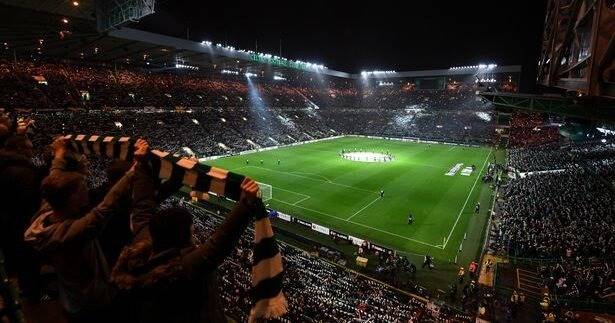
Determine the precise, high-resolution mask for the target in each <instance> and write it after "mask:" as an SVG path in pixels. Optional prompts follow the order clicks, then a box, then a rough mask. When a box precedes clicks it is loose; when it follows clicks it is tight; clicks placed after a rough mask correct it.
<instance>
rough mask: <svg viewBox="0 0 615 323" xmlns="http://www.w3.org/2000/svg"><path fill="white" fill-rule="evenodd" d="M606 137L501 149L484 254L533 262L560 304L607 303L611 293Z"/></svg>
mask: <svg viewBox="0 0 615 323" xmlns="http://www.w3.org/2000/svg"><path fill="white" fill-rule="evenodd" d="M614 158H615V145H614V144H613V141H612V139H600V140H586V141H582V142H552V143H544V144H540V145H534V146H530V147H523V148H515V149H511V150H509V158H508V166H509V170H510V173H509V175H510V178H509V180H508V183H507V184H505V185H503V186H501V187H500V193H499V196H498V201H499V202H498V205H497V208H496V209H497V212H496V215H495V217H494V222H493V226H492V230H491V232H490V244H489V249H490V251H491V252H494V253H503V254H507V255H509V256H514V257H520V258H540V259H542V260H543V261H542V262H541V263H542V265H541V266H540V268H539V273H540V275H541V277H542V278H543V283H544V286H545V287H547V288H548V289H549V291H550V292H551V293H552V294H553V295H556V296H558V297H560V298H562V299H582V300H593V301H597V302H608V301H609V297H611V295H612V294H613V292H614V290H613V288H614V287H615V271H614V270H613V268H614V267H613V266H615V263H614V262H613V259H614V258H615V248H614V246H615V237H614V236H613V232H615V190H614V188H613V180H614V177H613V175H614V174H615V168H614V165H615V164H614V163H613V159H614Z"/></svg>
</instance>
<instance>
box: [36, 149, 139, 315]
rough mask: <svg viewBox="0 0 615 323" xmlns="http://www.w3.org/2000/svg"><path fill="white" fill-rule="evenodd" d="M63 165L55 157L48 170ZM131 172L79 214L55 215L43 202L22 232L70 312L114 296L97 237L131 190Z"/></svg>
mask: <svg viewBox="0 0 615 323" xmlns="http://www.w3.org/2000/svg"><path fill="white" fill-rule="evenodd" d="M65 167H66V161H65V160H64V159H54V161H53V163H52V167H51V173H54V172H63V171H64V169H65ZM133 176H134V172H133V171H130V172H127V173H126V175H124V177H122V179H120V180H119V181H118V182H117V183H116V184H115V185H114V186H113V187H112V188H111V190H110V191H109V192H108V193H107V195H106V196H105V198H104V199H103V201H102V202H101V203H100V204H98V205H97V206H96V207H94V208H93V209H92V210H90V211H89V212H88V213H86V214H85V215H83V216H82V217H80V218H70V219H64V218H60V217H57V216H55V214H54V211H53V209H52V208H51V207H50V205H49V204H48V203H47V202H43V204H42V206H41V208H40V210H39V211H38V214H37V215H36V217H35V219H34V221H33V222H32V224H31V225H30V227H29V228H28V229H27V230H26V232H25V234H24V240H25V241H26V242H27V243H29V244H30V245H32V246H33V247H34V248H35V249H36V250H38V251H39V252H40V253H41V255H43V256H44V257H46V258H47V259H48V260H49V261H50V263H51V264H52V265H53V267H54V268H55V270H56V273H57V275H58V281H59V289H60V301H61V303H62V305H63V307H64V309H65V310H66V311H67V312H69V313H78V312H80V311H83V310H94V309H97V308H100V307H103V306H105V305H108V304H109V303H110V301H111V298H112V297H113V291H112V289H111V288H110V284H109V282H108V277H109V267H108V264H107V261H106V260H105V257H104V255H103V252H102V250H101V248H100V245H99V242H98V238H97V237H98V235H99V234H100V233H101V232H102V230H103V228H104V226H105V224H106V223H107V222H108V220H109V218H110V217H111V216H112V215H113V213H114V210H115V209H116V208H117V207H118V204H119V202H120V200H121V199H122V197H123V196H126V195H127V194H129V192H130V191H131V189H132V185H131V184H132V180H133Z"/></svg>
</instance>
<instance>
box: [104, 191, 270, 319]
mask: <svg viewBox="0 0 615 323" xmlns="http://www.w3.org/2000/svg"><path fill="white" fill-rule="evenodd" d="M258 206H259V207H263V206H262V203H260V201H259V203H258ZM252 209H253V208H252V207H248V206H247V205H246V204H245V203H243V202H240V203H238V204H237V206H236V207H235V208H234V209H233V211H232V212H231V213H230V214H229V215H228V216H227V218H226V220H225V221H224V223H223V224H222V225H220V227H219V228H218V229H217V230H216V231H215V233H214V234H213V235H212V236H211V237H210V238H209V239H208V241H207V242H206V243H205V244H203V245H201V246H199V247H195V246H190V247H187V248H184V249H181V250H180V249H168V250H164V251H162V252H159V253H156V254H152V248H151V240H141V241H139V242H137V243H135V244H133V245H132V246H130V247H127V248H126V249H124V251H123V252H122V255H120V258H119V259H118V263H117V265H116V267H115V268H114V269H113V273H112V274H111V280H112V282H113V283H115V284H116V285H117V286H118V287H119V288H120V289H121V290H123V291H125V292H127V294H129V295H130V296H129V298H130V299H132V300H136V302H135V303H136V304H135V306H133V307H134V308H136V310H137V312H138V313H137V316H138V320H137V322H161V323H162V322H165V323H166V322H169V323H179V322H182V323H184V322H185V323H194V322H226V319H225V317H224V314H223V312H222V307H221V306H219V303H218V296H217V289H216V285H215V279H216V278H215V274H214V272H215V270H216V268H217V267H218V266H219V265H220V264H221V263H222V261H223V260H224V258H225V257H226V256H228V255H229V254H230V253H231V251H232V250H233V249H234V248H235V244H236V243H237V241H238V240H239V238H240V236H241V234H242V232H243V231H244V230H245V228H246V226H247V225H248V223H249V222H250V219H251V218H252V216H251V213H253V212H252Z"/></svg>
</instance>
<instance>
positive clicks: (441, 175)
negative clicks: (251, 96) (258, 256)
mask: <svg viewBox="0 0 615 323" xmlns="http://www.w3.org/2000/svg"><path fill="white" fill-rule="evenodd" d="M342 149H345V150H354V149H357V150H361V151H379V152H384V151H388V152H390V153H391V154H392V155H393V156H394V160H393V161H392V162H386V163H364V162H357V161H350V160H346V159H343V158H342V157H340V155H339V154H340V152H341V151H342ZM491 153H492V152H491V149H489V148H482V147H481V148H470V147H462V146H453V145H446V144H431V145H430V144H425V143H410V142H400V141H390V140H385V139H368V138H359V137H343V138H338V139H332V140H325V141H320V142H316V143H309V144H304V145H299V146H291V147H284V148H280V149H275V150H269V151H263V152H257V153H253V154H248V155H242V156H232V157H227V158H222V159H217V160H212V161H209V162H208V164H211V165H214V166H219V167H223V168H226V169H229V170H232V171H235V172H238V173H242V174H244V175H247V176H250V177H252V178H254V179H255V180H257V181H259V182H262V183H266V184H270V185H272V186H273V199H271V200H270V201H269V204H270V206H271V207H273V208H275V209H278V210H280V211H282V212H284V213H287V214H290V215H293V216H295V217H298V218H301V219H304V220H306V221H310V222H314V223H317V224H320V225H324V226H327V227H329V228H331V229H335V230H338V231H341V232H343V233H346V234H350V235H353V236H355V237H358V238H362V239H367V240H369V241H372V242H374V243H377V244H381V245H384V246H387V247H390V248H393V249H396V250H400V251H404V252H408V253H417V254H425V253H429V254H431V255H433V256H435V257H436V258H437V259H441V260H450V259H452V258H453V257H454V256H455V254H456V253H457V250H458V248H459V245H460V243H461V241H462V239H463V237H464V233H465V232H466V228H467V225H468V223H469V222H470V220H471V218H472V217H473V216H475V215H474V207H475V203H476V201H477V199H478V197H479V195H480V193H481V192H480V191H481V190H482V189H483V188H484V186H483V185H480V184H481V183H480V177H481V175H482V173H483V171H485V170H486V164H487V163H488V162H489V161H491V159H490V158H491V157H490V156H491ZM246 160H248V161H249V162H248V163H246ZM261 160H262V163H261ZM277 160H280V164H279V165H278V164H277ZM458 163H462V164H463V167H466V166H470V165H476V170H475V171H474V172H473V173H472V174H471V176H461V175H460V172H461V169H460V170H459V171H458V172H457V174H456V175H454V176H446V175H445V174H446V173H447V172H448V171H449V170H450V169H451V168H452V167H453V166H454V165H455V164H458ZM381 189H382V190H384V192H385V193H384V197H382V198H381V197H380V196H379V192H380V190H381ZM484 207H487V206H484ZM409 212H412V213H413V214H414V223H413V224H411V225H409V224H407V218H408V213H409ZM479 232H480V230H479ZM445 237H446V240H444V238H445Z"/></svg>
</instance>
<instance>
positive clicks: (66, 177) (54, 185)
mask: <svg viewBox="0 0 615 323" xmlns="http://www.w3.org/2000/svg"><path fill="white" fill-rule="evenodd" d="M41 191H42V194H43V198H44V199H45V200H46V201H47V202H48V203H49V205H50V206H51V208H52V209H53V210H54V212H56V213H57V214H59V215H61V216H63V217H67V218H68V217H75V216H78V215H80V212H81V211H82V210H83V208H84V207H86V206H87V205H88V203H89V197H88V187H87V183H86V180H85V176H84V175H83V174H81V173H78V172H54V173H52V174H50V175H49V176H47V177H46V178H45V179H44V180H43V183H42V185H41Z"/></svg>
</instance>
